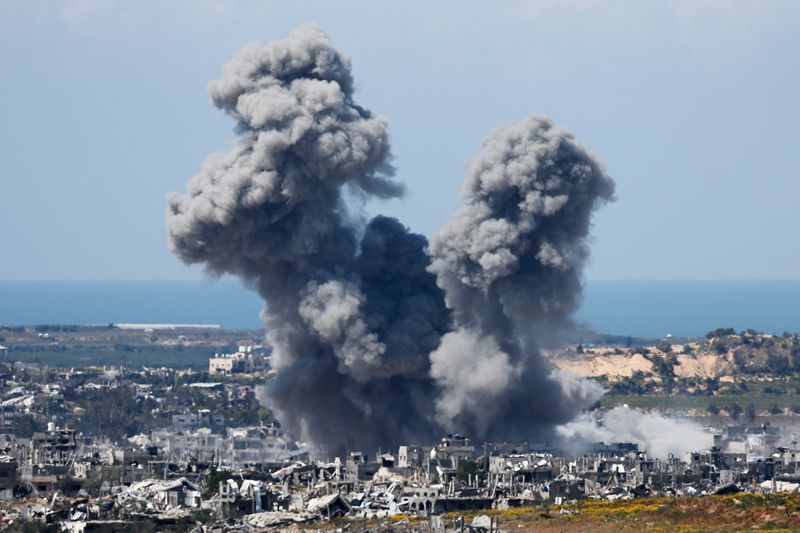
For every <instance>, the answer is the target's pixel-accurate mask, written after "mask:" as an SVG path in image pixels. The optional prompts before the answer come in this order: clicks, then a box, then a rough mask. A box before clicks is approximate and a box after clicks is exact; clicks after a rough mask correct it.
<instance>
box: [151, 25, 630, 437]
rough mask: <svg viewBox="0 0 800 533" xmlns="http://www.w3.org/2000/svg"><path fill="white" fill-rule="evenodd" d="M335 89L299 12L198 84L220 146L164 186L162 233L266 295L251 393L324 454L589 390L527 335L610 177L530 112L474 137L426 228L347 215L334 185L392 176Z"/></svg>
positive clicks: (592, 388) (373, 118) (348, 91)
mask: <svg viewBox="0 0 800 533" xmlns="http://www.w3.org/2000/svg"><path fill="white" fill-rule="evenodd" d="M353 87H354V84H353V78H352V75H351V65H350V60H349V58H348V57H347V56H345V55H344V54H342V53H341V52H340V51H338V50H337V49H336V48H334V47H333V45H332V44H331V42H330V40H329V39H328V37H327V35H326V34H325V33H324V32H323V31H322V30H321V29H320V28H319V27H317V26H315V25H306V26H303V27H301V28H299V29H298V30H296V31H295V32H294V33H293V34H292V36H291V37H290V38H289V39H288V40H284V41H277V42H272V43H269V44H267V45H261V44H258V43H256V44H252V45H249V46H247V47H245V48H243V49H242V50H240V51H239V52H237V53H236V55H235V56H234V58H233V59H232V60H231V61H230V62H229V63H227V64H226V65H225V66H224V68H223V73H222V78H221V79H220V80H216V81H213V82H211V83H210V84H209V92H210V94H211V99H212V102H213V103H214V105H215V106H217V107H218V108H220V109H222V110H223V111H225V112H226V113H228V114H229V115H230V116H231V117H232V118H234V120H235V121H236V131H237V132H238V133H239V140H238V144H237V146H236V147H235V148H234V149H233V150H231V151H230V152H228V153H224V154H217V155H213V156H210V157H209V158H208V159H207V160H206V162H205V163H204V165H203V167H202V169H201V171H200V172H199V174H198V175H197V176H195V177H194V178H193V179H192V180H191V181H190V182H189V185H188V191H187V193H186V194H173V195H171V196H170V197H169V200H168V203H169V207H168V211H167V230H168V235H169V242H170V247H171V249H172V250H173V251H174V252H175V253H176V254H177V255H178V256H179V257H180V258H181V259H182V260H184V261H186V262H188V263H203V264H205V265H206V266H207V268H208V269H209V270H210V271H211V272H213V273H216V274H223V273H229V274H233V275H237V276H240V277H241V278H242V279H243V280H244V281H245V282H246V283H247V284H248V285H249V286H251V287H253V288H254V289H255V290H257V291H258V292H259V294H260V295H261V296H262V297H263V298H264V300H265V302H266V307H265V309H264V311H263V315H262V316H263V320H264V323H265V326H266V330H267V336H268V341H269V343H270V344H271V345H272V346H273V347H274V352H273V355H272V366H273V368H275V370H276V372H277V376H276V378H275V380H274V381H272V382H270V383H269V384H268V386H267V387H266V392H265V400H266V401H267V402H268V405H269V407H270V408H271V409H273V410H275V411H276V412H277V413H278V415H279V419H280V421H281V423H282V425H283V427H284V428H286V429H287V430H288V431H290V432H291V433H292V434H294V435H296V436H302V437H303V438H305V439H308V440H309V441H311V442H313V443H316V444H319V445H324V446H327V447H328V449H329V450H331V451H333V452H342V451H343V450H345V449H358V448H364V447H366V448H375V447H378V446H384V447H388V446H394V445H396V444H398V443H400V442H403V441H417V442H421V441H426V440H431V439H433V438H434V437H435V436H436V435H438V434H440V433H441V432H442V431H455V430H458V431H465V432H469V433H471V434H473V435H476V436H478V437H481V438H491V439H494V440H522V439H527V438H529V437H531V436H532V435H534V434H536V435H537V436H538V437H540V438H541V436H542V435H546V434H547V433H548V432H549V431H551V430H552V429H553V428H554V427H555V426H556V425H558V424H562V423H565V422H567V421H569V420H571V419H572V418H573V417H574V416H575V415H576V414H577V413H579V412H580V411H581V410H582V409H583V408H584V407H586V406H587V405H589V404H591V403H592V402H594V401H595V400H596V399H597V398H598V397H599V394H600V388H599V387H598V386H597V385H595V384H594V383H592V382H589V381H587V380H581V379H577V378H570V377H566V376H564V375H562V374H559V373H553V372H552V371H551V370H550V369H549V368H548V367H547V365H546V364H545V362H544V361H543V360H542V358H541V356H540V354H539V351H538V344H539V341H540V340H541V339H542V338H544V337H545V336H547V335H553V334H554V333H555V332H557V331H558V329H559V328H561V327H563V326H564V325H565V324H566V323H567V321H568V318H569V316H570V313H572V312H573V311H574V310H575V308H576V306H577V304H578V299H579V296H580V289H581V274H582V271H583V266H584V264H585V261H586V258H587V256H588V247H587V245H586V238H587V236H588V233H589V229H590V222H591V215H592V213H593V212H594V210H595V209H596V208H597V207H598V206H599V205H600V204H602V203H603V202H605V201H608V200H611V199H612V197H613V192H614V184H613V182H612V180H611V179H610V178H609V177H608V175H607V174H606V172H605V170H604V169H603V167H602V165H601V164H600V162H599V161H598V160H597V159H596V158H595V157H594V156H592V155H591V154H590V153H589V152H588V151H587V150H586V149H585V148H584V147H583V146H582V145H581V144H580V143H578V142H577V141H576V140H575V139H574V137H573V136H572V135H571V134H570V133H569V132H568V131H566V130H564V129H563V128H560V127H558V126H556V125H555V124H553V123H552V122H551V121H550V120H549V119H547V118H545V117H542V116H531V117H529V118H527V119H525V120H522V121H520V122H517V123H513V124H509V125H506V126H502V127H500V128H498V129H496V130H495V131H494V132H492V133H491V134H490V135H489V136H488V137H487V138H486V140H485V141H484V143H483V150H482V151H481V153H480V154H479V156H478V157H477V159H476V161H475V163H474V164H473V165H472V166H471V167H470V169H469V172H468V178H467V182H466V184H465V187H464V199H465V205H464V207H463V208H462V209H461V210H459V211H458V212H457V213H456V214H455V215H454V217H453V219H452V220H451V221H450V222H449V223H448V224H447V225H446V226H445V227H444V228H443V229H442V230H441V231H440V232H439V233H438V234H437V235H435V236H434V238H433V239H432V241H431V242H430V243H428V242H427V240H426V239H425V237H423V236H422V235H417V234H413V233H410V232H409V231H408V229H407V228H406V227H405V226H404V225H403V224H402V223H400V222H399V221H397V220H395V219H392V218H388V217H383V216H378V217H375V218H373V219H372V220H370V221H368V222H366V224H361V222H360V221H361V216H360V213H358V212H354V209H355V208H354V205H357V204H358V203H359V202H358V201H351V200H353V199H354V198H355V199H359V200H361V199H369V198H385V199H388V198H395V197H398V196H401V195H402V194H403V191H404V188H403V186H402V184H400V183H399V182H398V181H396V180H395V179H394V175H395V169H394V168H393V166H392V165H391V150H390V145H389V134H388V127H387V123H386V121H385V120H384V119H383V118H382V117H380V116H378V115H376V114H373V113H372V112H370V111H368V110H366V109H364V108H363V107H361V106H359V105H358V104H357V103H356V102H355V101H354V98H353V96H354V90H353ZM430 405H434V406H435V409H433V410H431V409H430V408H429V406H430ZM397 406H403V409H398V408H397ZM331 412H336V413H347V416H346V417H331V416H329V413H331Z"/></svg>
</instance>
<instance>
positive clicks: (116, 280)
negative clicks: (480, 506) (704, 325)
mask: <svg viewBox="0 0 800 533" xmlns="http://www.w3.org/2000/svg"><path fill="white" fill-rule="evenodd" d="M584 281H586V282H653V283H662V282H663V283H669V282H685V283H695V282H773V283H774V282H800V277H796V278H602V277H598V278H586V279H584ZM86 282H89V283H197V282H204V283H208V284H215V283H231V282H235V283H238V284H240V285H243V286H244V283H243V282H242V281H241V280H239V279H237V278H234V277H231V276H227V275H226V276H221V277H219V278H214V277H207V278H38V279H37V278H33V279H28V278H0V283H86Z"/></svg>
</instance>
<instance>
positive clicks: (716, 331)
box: [706, 328, 736, 339]
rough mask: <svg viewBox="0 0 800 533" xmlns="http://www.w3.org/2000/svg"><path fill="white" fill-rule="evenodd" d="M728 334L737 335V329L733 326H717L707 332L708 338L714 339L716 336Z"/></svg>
mask: <svg viewBox="0 0 800 533" xmlns="http://www.w3.org/2000/svg"><path fill="white" fill-rule="evenodd" d="M728 335H736V330H735V329H733V328H717V329H714V330H711V331H709V332H708V333H706V339H713V338H714V337H727V336H728Z"/></svg>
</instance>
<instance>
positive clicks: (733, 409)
mask: <svg viewBox="0 0 800 533" xmlns="http://www.w3.org/2000/svg"><path fill="white" fill-rule="evenodd" d="M728 414H729V415H730V417H731V418H732V419H734V420H736V421H737V422H738V421H739V417H741V416H742V406H741V405H739V404H738V403H734V404H733V405H731V406H730V407H729V408H728Z"/></svg>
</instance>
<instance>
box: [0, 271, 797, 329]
mask: <svg viewBox="0 0 800 533" xmlns="http://www.w3.org/2000/svg"><path fill="white" fill-rule="evenodd" d="M261 307H262V303H261V300H260V299H259V298H258V297H257V296H256V295H255V294H253V293H252V292H250V291H248V290H246V289H245V288H244V287H242V286H241V284H239V283H238V282H236V281H234V280H227V279H226V280H221V281H217V282H211V281H48V282H38V281H37V282H12V281H0V324H107V323H110V322H116V323H119V322H158V323H202V324H219V325H221V326H223V327H226V328H239V329H253V328H258V327H260V323H259V320H258V312H259V311H260V309H261ZM576 318H578V319H579V320H581V321H584V322H586V323H587V324H588V325H589V326H591V327H592V328H593V329H594V330H596V331H599V332H602V333H610V334H616V335H632V336H639V337H659V336H664V335H666V334H670V333H671V334H672V335H675V336H698V335H703V334H705V333H706V332H707V331H709V330H712V329H715V328H718V327H733V328H735V329H736V330H742V329H747V328H753V329H756V330H759V331H765V332H768V333H782V332H783V331H791V332H795V331H800V281H590V282H588V283H587V286H586V291H585V299H584V303H583V306H582V308H581V310H580V311H579V312H578V314H577V317H576Z"/></svg>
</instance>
